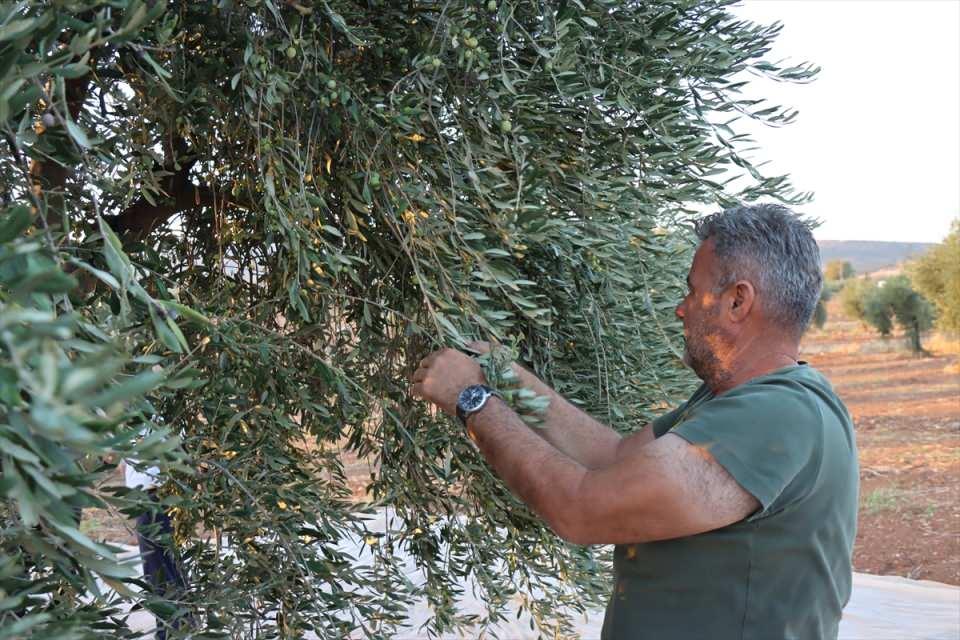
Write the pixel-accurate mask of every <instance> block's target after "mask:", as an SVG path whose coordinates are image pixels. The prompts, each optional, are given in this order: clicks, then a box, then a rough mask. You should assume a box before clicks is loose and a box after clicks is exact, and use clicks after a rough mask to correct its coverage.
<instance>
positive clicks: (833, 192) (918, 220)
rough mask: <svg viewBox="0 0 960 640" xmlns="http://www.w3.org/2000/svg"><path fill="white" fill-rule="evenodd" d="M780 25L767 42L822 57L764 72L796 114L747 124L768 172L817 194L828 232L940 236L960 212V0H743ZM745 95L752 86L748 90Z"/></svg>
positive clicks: (813, 210)
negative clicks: (787, 120)
mask: <svg viewBox="0 0 960 640" xmlns="http://www.w3.org/2000/svg"><path fill="white" fill-rule="evenodd" d="M733 12H734V13H736V14H737V15H739V16H741V17H744V18H747V19H750V20H752V21H754V22H759V23H763V24H769V23H772V22H774V21H776V20H779V21H781V22H783V24H784V28H783V31H782V32H781V34H780V36H779V38H778V39H777V41H776V42H775V43H774V45H773V49H772V51H771V53H770V54H769V56H770V58H772V59H776V60H779V59H784V58H785V59H788V60H789V61H791V62H793V63H798V62H803V61H808V60H809V61H811V62H813V63H815V64H817V65H819V66H821V67H822V69H823V70H822V71H821V73H820V75H819V77H818V78H817V79H816V80H815V81H814V82H812V83H809V84H802V85H787V84H782V83H776V82H769V81H764V82H762V83H760V82H758V83H757V87H756V89H755V91H757V92H758V93H757V94H756V96H757V97H759V96H762V97H766V98H768V99H769V100H770V101H771V102H772V103H773V104H784V105H790V106H793V107H795V108H797V109H798V110H799V111H800V114H799V116H798V118H797V120H796V121H795V122H794V123H792V124H790V125H787V126H784V127H779V128H770V127H765V126H751V127H750V128H749V129H746V130H748V131H749V132H750V133H752V134H753V137H754V139H755V140H756V141H757V143H758V145H759V146H760V150H759V151H758V152H756V153H755V154H754V155H753V159H766V160H769V161H770V164H769V165H768V166H767V168H766V171H765V172H766V173H774V172H775V173H789V174H790V175H791V177H792V180H793V184H794V186H796V187H797V189H798V190H799V191H813V192H814V200H813V202H811V203H809V204H807V205H803V206H802V207H799V208H798V210H799V211H802V212H803V213H805V214H808V215H811V216H813V217H816V218H818V219H820V220H821V221H822V222H823V224H822V225H821V226H820V227H819V228H818V229H817V230H816V231H815V235H816V237H817V238H818V239H821V240H888V241H898V242H939V241H941V240H942V239H943V237H944V236H946V235H947V233H948V231H949V229H950V222H951V220H953V219H955V218H957V217H960V0H744V1H743V2H742V3H741V4H740V5H738V6H736V7H734V8H733ZM748 95H749V94H748Z"/></svg>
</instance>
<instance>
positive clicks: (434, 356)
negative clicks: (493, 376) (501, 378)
mask: <svg viewBox="0 0 960 640" xmlns="http://www.w3.org/2000/svg"><path fill="white" fill-rule="evenodd" d="M412 380H413V390H412V393H413V395H415V396H417V397H420V398H423V399H424V400H426V401H427V402H432V403H433V404H435V405H437V406H438V407H440V410H441V411H443V412H444V413H446V414H449V415H451V416H455V415H457V396H459V395H460V392H461V391H463V389H464V388H465V387H469V386H470V385H472V384H484V383H486V379H485V378H484V377H483V371H482V370H481V369H480V365H479V364H477V363H476V361H475V360H474V359H473V358H471V357H470V356H468V355H466V354H464V353H461V352H459V351H457V350H455V349H441V350H440V351H434V352H433V353H431V354H430V355H428V356H427V357H426V358H424V359H423V360H421V361H420V367H419V368H418V369H417V370H416V371H415V372H414V374H413V378H412Z"/></svg>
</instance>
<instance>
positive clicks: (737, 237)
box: [695, 204, 823, 336]
mask: <svg viewBox="0 0 960 640" xmlns="http://www.w3.org/2000/svg"><path fill="white" fill-rule="evenodd" d="M813 226H814V224H813V223H812V222H810V221H808V220H805V219H804V218H802V217H800V216H799V215H797V214H795V213H793V212H792V211H790V209H788V208H787V207H784V206H782V205H778V204H757V205H748V206H740V207H732V208H730V209H726V210H724V211H721V212H720V213H714V214H712V215H709V216H707V217H705V218H702V219H701V220H698V221H697V222H696V227H695V229H696V233H697V237H698V238H699V239H700V241H701V242H704V241H706V240H707V239H710V238H712V239H713V242H714V251H715V252H716V255H717V257H718V258H720V262H721V264H723V272H722V273H721V274H720V281H719V282H718V283H717V288H718V289H722V288H725V287H728V286H730V285H731V284H733V283H734V282H736V281H738V280H748V281H749V282H750V283H752V284H753V286H754V288H755V289H756V290H757V293H758V296H759V298H760V301H761V304H763V306H764V308H766V309H767V312H768V313H769V314H770V315H771V316H772V317H773V319H774V320H776V321H778V322H779V323H781V324H782V325H783V328H784V329H786V330H788V331H791V332H793V333H795V334H796V335H797V336H799V335H800V334H802V333H803V331H804V330H805V329H806V328H807V325H808V324H809V323H810V318H811V317H813V312H814V309H815V308H816V306H817V300H818V299H819V298H820V289H821V288H822V287H823V275H822V273H821V271H820V249H819V248H818V247H817V242H816V241H815V240H814V239H813V233H812V232H811V229H812V228H813Z"/></svg>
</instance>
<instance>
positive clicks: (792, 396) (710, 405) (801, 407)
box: [670, 380, 823, 518]
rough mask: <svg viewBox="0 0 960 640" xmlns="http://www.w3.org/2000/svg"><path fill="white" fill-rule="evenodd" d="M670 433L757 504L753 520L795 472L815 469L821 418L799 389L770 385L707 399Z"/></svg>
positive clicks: (776, 383)
mask: <svg viewBox="0 0 960 640" xmlns="http://www.w3.org/2000/svg"><path fill="white" fill-rule="evenodd" d="M670 433H673V434H675V435H678V436H680V437H681V438H683V439H684V440H686V441H687V442H689V443H690V444H693V445H696V446H699V447H704V448H705V449H706V450H707V451H709V452H710V454H711V455H712V456H713V458H714V459H715V460H716V461H717V462H718V463H719V464H720V465H721V466H722V467H723V468H724V469H726V470H727V472H728V473H729V474H730V475H731V476H732V477H733V479H734V480H736V481H737V483H738V484H739V485H740V486H741V487H743V488H744V489H745V490H746V491H748V492H749V493H750V494H751V495H753V496H754V497H755V498H756V499H757V501H759V502H760V504H761V506H762V508H761V510H760V511H759V512H757V513H756V514H754V515H753V516H751V518H756V517H760V516H763V515H766V514H768V513H769V512H770V511H771V507H772V506H774V505H775V503H776V502H777V499H778V498H779V497H780V496H781V494H782V493H783V492H784V489H786V488H787V487H788V486H789V485H790V484H791V483H792V482H793V481H794V479H795V478H796V477H797V475H798V474H800V472H801V471H803V470H804V469H805V468H806V467H807V466H808V465H810V464H819V459H820V456H821V452H822V441H823V418H822V416H821V413H820V408H819V406H818V405H817V404H816V401H815V400H814V398H813V397H812V394H810V393H809V392H808V391H807V390H806V389H805V388H804V387H803V386H802V385H800V384H798V383H796V382H793V381H790V380H775V381H770V382H765V383H762V384H750V385H746V386H745V387H744V388H742V389H736V388H735V389H733V390H731V391H729V392H728V393H726V394H724V395H722V396H719V397H717V398H713V399H712V400H710V401H709V402H707V403H704V404H703V405H701V406H700V407H697V408H696V409H694V411H692V412H691V413H690V415H689V416H688V417H687V419H686V420H684V421H683V422H681V423H680V424H679V425H677V426H676V427H674V428H673V430H672V431H671V432H670ZM784 506H786V504H778V505H777V510H779V508H782V507H784Z"/></svg>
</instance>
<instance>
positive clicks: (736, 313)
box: [729, 280, 757, 322]
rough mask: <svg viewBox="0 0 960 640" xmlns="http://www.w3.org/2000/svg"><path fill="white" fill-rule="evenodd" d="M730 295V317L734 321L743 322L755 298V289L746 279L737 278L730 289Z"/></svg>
mask: <svg viewBox="0 0 960 640" xmlns="http://www.w3.org/2000/svg"><path fill="white" fill-rule="evenodd" d="M731 293H732V297H731V299H730V307H729V313H730V319H731V320H733V321H734V322H743V321H744V320H746V318H747V316H749V315H750V311H751V310H752V309H753V304H754V302H755V301H756V299H757V290H756V289H754V288H753V284H752V283H751V282H750V281H748V280H738V281H737V282H736V284H734V285H733V287H732V289H731Z"/></svg>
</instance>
